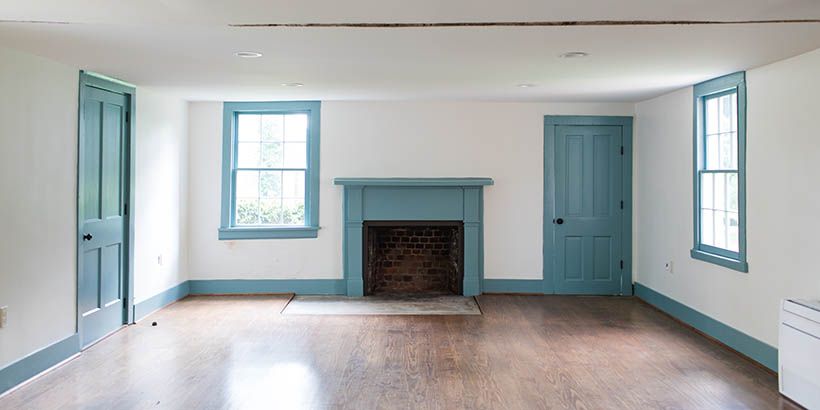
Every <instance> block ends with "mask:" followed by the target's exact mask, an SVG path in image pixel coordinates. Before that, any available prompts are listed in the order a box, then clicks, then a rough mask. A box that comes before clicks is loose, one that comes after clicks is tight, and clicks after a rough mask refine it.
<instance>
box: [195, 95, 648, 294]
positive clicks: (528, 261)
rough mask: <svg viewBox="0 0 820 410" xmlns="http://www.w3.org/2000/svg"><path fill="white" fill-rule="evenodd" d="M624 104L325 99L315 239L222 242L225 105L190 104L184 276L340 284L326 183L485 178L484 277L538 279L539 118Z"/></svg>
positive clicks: (332, 194)
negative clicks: (354, 179)
mask: <svg viewBox="0 0 820 410" xmlns="http://www.w3.org/2000/svg"><path fill="white" fill-rule="evenodd" d="M633 109H634V106H633V104H559V103H551V104H547V103H489V102H487V103H484V102H334V101H326V102H323V103H322V125H321V127H322V128H321V186H320V212H319V213H320V215H319V217H320V225H321V227H322V229H321V231H319V237H318V238H316V239H294V240H282V239H279V240H251V241H219V240H217V228H218V226H219V212H220V192H221V174H220V170H221V161H222V160H221V149H222V148H221V147H222V104H221V103H213V102H202V103H192V104H191V107H190V125H189V129H190V132H191V137H190V144H191V145H190V157H189V161H190V170H189V173H190V176H191V179H190V198H189V200H190V204H191V207H190V211H189V217H190V220H189V228H190V277H191V279H238V278H241V279H281V278H300V279H317V278H341V277H342V254H341V252H342V234H341V223H342V222H341V214H342V211H341V202H342V188H341V187H339V186H335V185H333V183H332V180H333V178H335V177H469V176H479V177H491V178H493V179H494V180H495V185H494V186H491V187H487V188H485V189H486V191H485V197H484V201H485V211H484V220H485V225H484V226H485V233H484V240H485V245H484V246H485V268H484V271H485V277H487V278H497V279H540V278H541V276H542V269H541V266H542V260H541V259H542V258H541V244H542V238H541V230H542V220H543V218H542V214H543V210H542V208H543V205H542V201H543V199H542V198H543V183H542V180H543V176H542V175H543V127H544V115H548V114H556V115H558V114H561V115H569V114H572V115H585V114H589V115H593V114H594V115H632V114H633Z"/></svg>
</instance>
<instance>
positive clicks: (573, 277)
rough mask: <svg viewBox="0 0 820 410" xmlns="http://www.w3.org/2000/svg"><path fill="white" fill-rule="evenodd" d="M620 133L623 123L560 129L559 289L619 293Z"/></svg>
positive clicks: (557, 132)
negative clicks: (560, 221) (620, 124)
mask: <svg viewBox="0 0 820 410" xmlns="http://www.w3.org/2000/svg"><path fill="white" fill-rule="evenodd" d="M621 134H622V131H621V127H620V126H557V127H556V129H555V162H554V166H555V215H554V218H555V220H554V221H553V222H554V223H553V235H554V240H555V245H556V247H555V260H554V261H553V263H554V264H555V271H554V272H555V275H554V285H555V292H556V293H565V294H602V295H612V294H618V293H620V290H621V268H620V262H621V237H622V233H621V218H622V212H621V209H620V202H621V200H622V198H620V192H621V184H622V181H621V179H622V177H621V163H622V156H621V153H620V149H621V142H622V135H621ZM559 218H560V220H562V221H563V223H561V224H558V223H557V222H558V220H559Z"/></svg>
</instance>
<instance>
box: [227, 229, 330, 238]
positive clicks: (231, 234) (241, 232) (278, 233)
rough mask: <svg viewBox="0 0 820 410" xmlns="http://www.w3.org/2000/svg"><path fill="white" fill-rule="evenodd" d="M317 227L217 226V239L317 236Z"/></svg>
mask: <svg viewBox="0 0 820 410" xmlns="http://www.w3.org/2000/svg"><path fill="white" fill-rule="evenodd" d="M319 229H320V228H319V227H318V226H279V227H260V228H254V227H233V228H219V240H220V241H230V240H241V239H301V238H316V237H318V236H319Z"/></svg>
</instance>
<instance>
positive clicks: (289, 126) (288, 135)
mask: <svg viewBox="0 0 820 410" xmlns="http://www.w3.org/2000/svg"><path fill="white" fill-rule="evenodd" d="M307 124H308V116H307V114H290V115H286V116H285V141H307Z"/></svg>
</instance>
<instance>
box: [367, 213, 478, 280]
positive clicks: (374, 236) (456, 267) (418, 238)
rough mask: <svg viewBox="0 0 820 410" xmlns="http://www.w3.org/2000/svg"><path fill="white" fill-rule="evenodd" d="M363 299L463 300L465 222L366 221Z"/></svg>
mask: <svg viewBox="0 0 820 410" xmlns="http://www.w3.org/2000/svg"><path fill="white" fill-rule="evenodd" d="M362 239H363V241H362V242H363V246H362V248H363V250H364V255H363V256H364V260H363V267H364V272H363V275H362V279H363V281H364V295H365V296H368V295H388V294H391V295H394V294H424V295H461V294H462V287H463V279H464V263H463V261H464V229H463V224H462V222H461V221H365V222H364V224H363V227H362Z"/></svg>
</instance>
